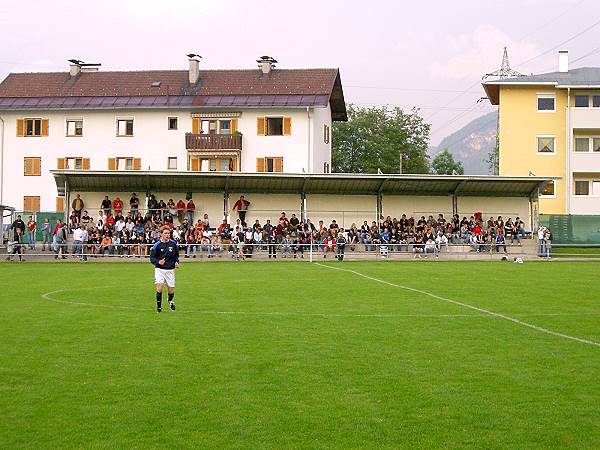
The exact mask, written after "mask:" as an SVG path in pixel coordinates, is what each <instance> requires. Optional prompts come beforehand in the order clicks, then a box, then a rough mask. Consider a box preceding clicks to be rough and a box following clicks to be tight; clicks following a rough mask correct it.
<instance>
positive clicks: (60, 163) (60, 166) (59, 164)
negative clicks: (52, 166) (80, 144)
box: [56, 158, 67, 170]
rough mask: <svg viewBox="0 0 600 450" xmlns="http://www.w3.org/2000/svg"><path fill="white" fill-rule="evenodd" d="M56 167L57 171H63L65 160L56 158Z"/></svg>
mask: <svg viewBox="0 0 600 450" xmlns="http://www.w3.org/2000/svg"><path fill="white" fill-rule="evenodd" d="M56 167H57V168H58V170H64V168H65V167H67V158H58V159H57V160H56Z"/></svg>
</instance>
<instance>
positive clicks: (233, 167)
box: [231, 158, 238, 172]
mask: <svg viewBox="0 0 600 450" xmlns="http://www.w3.org/2000/svg"><path fill="white" fill-rule="evenodd" d="M237 170H238V169H237V159H236V158H232V159H231V171H232V172H237Z"/></svg>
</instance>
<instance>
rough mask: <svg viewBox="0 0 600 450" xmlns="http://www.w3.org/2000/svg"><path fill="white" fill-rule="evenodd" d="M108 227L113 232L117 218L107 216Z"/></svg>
mask: <svg viewBox="0 0 600 450" xmlns="http://www.w3.org/2000/svg"><path fill="white" fill-rule="evenodd" d="M106 225H108V226H109V227H110V229H111V230H112V229H113V228H114V227H115V216H113V215H112V214H111V213H108V215H107V216H106Z"/></svg>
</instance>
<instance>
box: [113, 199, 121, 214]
mask: <svg viewBox="0 0 600 450" xmlns="http://www.w3.org/2000/svg"><path fill="white" fill-rule="evenodd" d="M112 207H113V209H114V210H115V215H116V216H120V215H121V214H123V200H121V199H120V198H119V197H117V198H115V200H114V201H113V203H112Z"/></svg>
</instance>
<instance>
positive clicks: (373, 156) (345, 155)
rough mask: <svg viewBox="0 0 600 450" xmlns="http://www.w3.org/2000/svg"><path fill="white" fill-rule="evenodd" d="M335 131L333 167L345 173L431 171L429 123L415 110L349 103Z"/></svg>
mask: <svg viewBox="0 0 600 450" xmlns="http://www.w3.org/2000/svg"><path fill="white" fill-rule="evenodd" d="M347 109H348V122H336V123H335V124H334V125H333V133H332V135H333V136H332V137H333V140H332V151H331V160H332V169H333V171H334V172H344V173H377V171H378V170H380V171H381V172H383V173H399V172H403V173H428V172H429V161H428V155H427V145H428V142H429V129H430V126H429V124H427V123H425V122H424V121H423V118H422V117H420V116H419V115H418V113H417V110H412V111H411V112H410V113H409V114H407V113H405V112H404V111H402V109H400V108H398V107H396V108H391V109H390V108H386V107H378V108H376V107H373V108H360V107H356V106H353V105H348V107H347Z"/></svg>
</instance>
